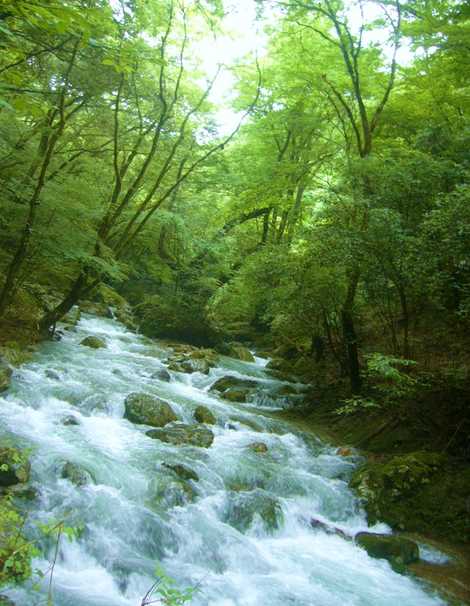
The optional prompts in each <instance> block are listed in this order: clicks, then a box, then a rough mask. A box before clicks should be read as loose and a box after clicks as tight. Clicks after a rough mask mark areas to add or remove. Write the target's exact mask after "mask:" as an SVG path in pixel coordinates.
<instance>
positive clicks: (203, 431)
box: [147, 423, 214, 448]
mask: <svg viewBox="0 0 470 606" xmlns="http://www.w3.org/2000/svg"><path fill="white" fill-rule="evenodd" d="M147 435H148V436H149V438H153V439H157V440H161V441H162V442H167V443H168V444H175V445H176V446H179V445H181V444H190V445H191V446H200V447H201V448H209V447H210V446H211V444H212V442H213V441H214V434H213V433H212V431H211V430H210V429H208V428H207V427H204V426H202V425H187V424H185V423H175V424H172V425H169V426H167V427H165V428H163V429H151V430H150V431H147Z"/></svg>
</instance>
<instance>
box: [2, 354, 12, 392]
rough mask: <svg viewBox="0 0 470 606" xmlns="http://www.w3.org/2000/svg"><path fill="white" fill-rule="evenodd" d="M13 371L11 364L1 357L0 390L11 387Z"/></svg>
mask: <svg viewBox="0 0 470 606" xmlns="http://www.w3.org/2000/svg"><path fill="white" fill-rule="evenodd" d="M12 372H13V371H12V369H11V368H10V365H9V364H7V362H5V360H3V359H2V358H0V392H2V391H5V390H6V389H8V388H9V387H10V382H11V375H12Z"/></svg>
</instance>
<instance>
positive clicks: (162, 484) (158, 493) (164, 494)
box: [148, 475, 196, 510]
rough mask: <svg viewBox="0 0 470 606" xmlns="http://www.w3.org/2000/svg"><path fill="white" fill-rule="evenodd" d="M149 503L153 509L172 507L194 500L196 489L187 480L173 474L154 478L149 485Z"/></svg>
mask: <svg viewBox="0 0 470 606" xmlns="http://www.w3.org/2000/svg"><path fill="white" fill-rule="evenodd" d="M148 494H149V498H148V504H149V505H150V507H151V508H152V509H157V510H158V509H171V508H172V507H181V506H183V505H185V504H186V503H190V502H192V501H194V499H195V498H196V491H195V490H194V488H193V487H192V486H191V484H190V483H189V482H187V481H184V480H181V479H177V478H174V477H173V476H172V475H168V476H165V475H160V476H158V477H157V478H154V479H153V480H152V481H151V482H150V484H149V487H148Z"/></svg>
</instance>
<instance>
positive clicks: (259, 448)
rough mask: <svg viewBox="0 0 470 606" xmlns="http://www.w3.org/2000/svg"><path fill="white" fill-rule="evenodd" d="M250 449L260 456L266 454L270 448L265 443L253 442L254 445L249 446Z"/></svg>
mask: <svg viewBox="0 0 470 606" xmlns="http://www.w3.org/2000/svg"><path fill="white" fill-rule="evenodd" d="M248 448H249V449H250V450H252V451H253V452H256V453H258V454H266V453H267V452H268V447H267V446H266V444H265V443H264V442H253V443H252V444H248Z"/></svg>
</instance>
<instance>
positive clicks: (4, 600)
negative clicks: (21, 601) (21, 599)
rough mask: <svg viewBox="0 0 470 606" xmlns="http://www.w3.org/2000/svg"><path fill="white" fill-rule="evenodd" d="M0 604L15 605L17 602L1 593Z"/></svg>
mask: <svg viewBox="0 0 470 606" xmlns="http://www.w3.org/2000/svg"><path fill="white" fill-rule="evenodd" d="M0 606H15V602H13V601H12V600H10V598H7V596H6V595H0Z"/></svg>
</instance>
